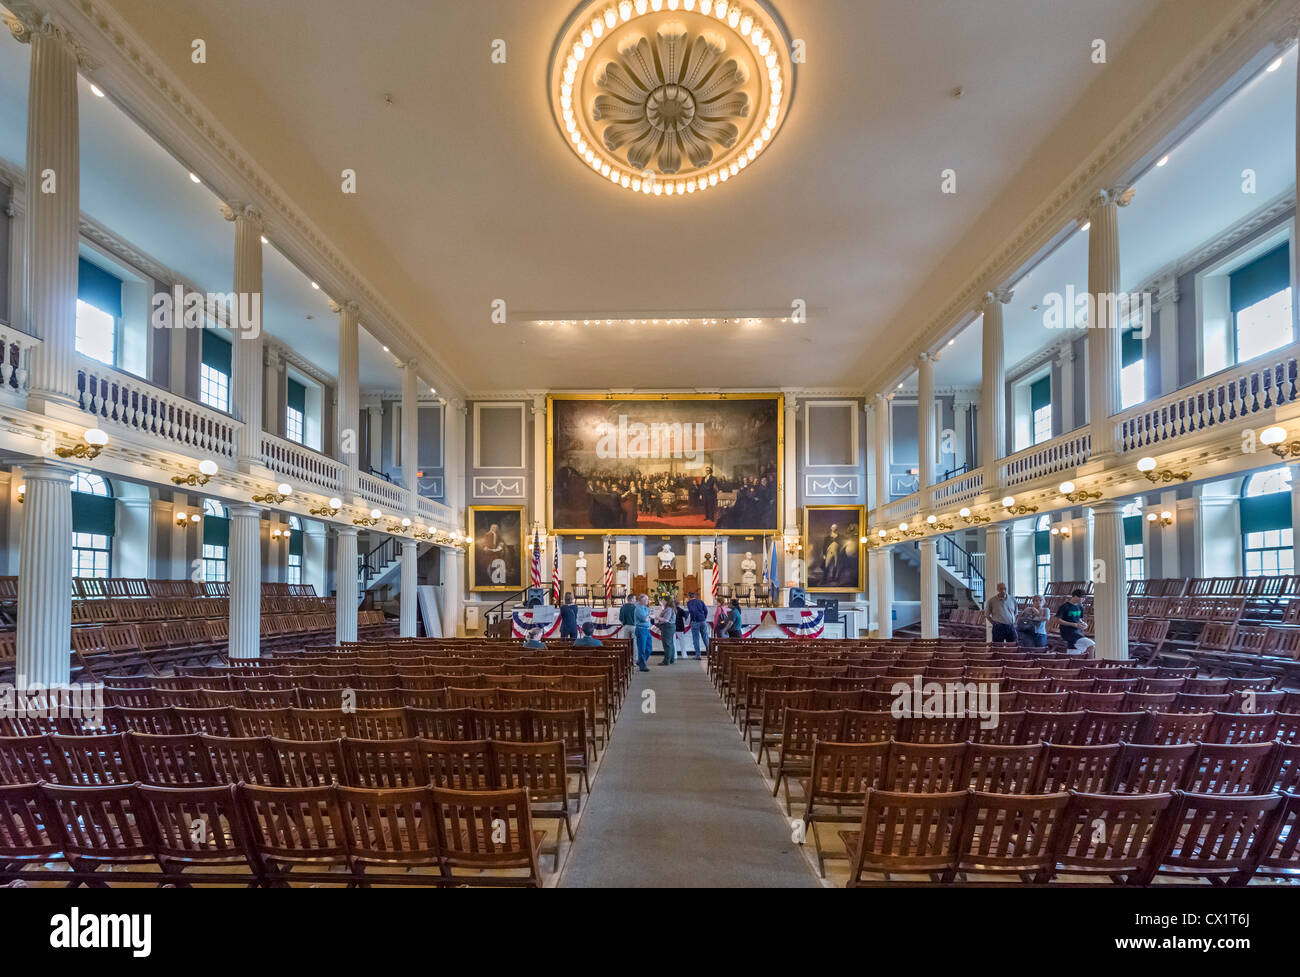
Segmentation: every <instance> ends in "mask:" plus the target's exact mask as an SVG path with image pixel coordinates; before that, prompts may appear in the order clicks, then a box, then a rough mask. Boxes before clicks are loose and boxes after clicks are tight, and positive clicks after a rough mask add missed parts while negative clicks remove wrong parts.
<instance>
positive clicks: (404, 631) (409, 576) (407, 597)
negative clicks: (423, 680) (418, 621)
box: [398, 539, 418, 638]
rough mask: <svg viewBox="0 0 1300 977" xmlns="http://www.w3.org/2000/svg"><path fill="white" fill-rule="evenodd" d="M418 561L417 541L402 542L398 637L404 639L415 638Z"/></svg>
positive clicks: (405, 540) (406, 540)
mask: <svg viewBox="0 0 1300 977" xmlns="http://www.w3.org/2000/svg"><path fill="white" fill-rule="evenodd" d="M417 560H418V556H417V554H416V545H415V540H413V539H404V540H402V595H401V597H402V602H401V618H400V627H401V630H400V631H399V632H398V636H399V637H402V638H414V637H415V608H416V603H415V597H416V594H415V588H416V587H417V586H418V585H417V583H416V573H415V567H416V561H417Z"/></svg>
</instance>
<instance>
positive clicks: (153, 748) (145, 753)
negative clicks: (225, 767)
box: [125, 733, 218, 787]
mask: <svg viewBox="0 0 1300 977" xmlns="http://www.w3.org/2000/svg"><path fill="white" fill-rule="evenodd" d="M125 739H126V747H127V750H128V752H129V753H130V755H131V761H130V762H131V769H132V771H133V772H134V773H135V776H136V779H137V780H139V781H141V782H142V783H145V784H151V785H153V786H155V787H211V786H215V785H216V784H217V783H218V781H217V778H216V775H215V774H214V773H213V771H212V768H211V765H210V763H209V759H208V750H207V747H206V746H205V745H204V743H203V740H202V739H200V738H199V737H198V736H195V735H192V734H190V733H176V734H166V735H155V734H152V733H126V734H125Z"/></svg>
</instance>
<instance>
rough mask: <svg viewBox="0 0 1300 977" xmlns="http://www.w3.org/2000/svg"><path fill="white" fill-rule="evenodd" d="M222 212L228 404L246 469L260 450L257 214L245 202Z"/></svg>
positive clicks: (240, 461) (241, 466)
mask: <svg viewBox="0 0 1300 977" xmlns="http://www.w3.org/2000/svg"><path fill="white" fill-rule="evenodd" d="M221 212H222V214H224V215H225V218H226V220H228V221H234V223H235V295H236V298H237V301H238V314H237V315H232V326H233V327H234V328H233V329H232V336H231V339H232V340H233V344H234V347H235V348H234V358H233V368H234V371H235V375H234V377H232V378H231V384H232V391H231V393H232V403H233V406H234V408H235V416H236V417H238V418H239V420H241V421H243V422H244V427H243V429H242V431H241V432H240V436H239V450H238V455H237V462H238V465H239V469H240V471H247V470H248V469H249V468H250V467H251V466H252V465H255V464H259V463H260V461H261V450H262V390H261V384H262V318H261V311H262V215H261V214H260V213H258V212H257V210H256V209H254V208H252V207H249V206H248V205H246V204H223V205H222V207H221Z"/></svg>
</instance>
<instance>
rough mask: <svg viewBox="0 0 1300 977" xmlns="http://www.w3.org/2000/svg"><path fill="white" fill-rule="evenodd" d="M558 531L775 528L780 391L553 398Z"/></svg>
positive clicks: (552, 461)
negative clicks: (611, 398)
mask: <svg viewBox="0 0 1300 977" xmlns="http://www.w3.org/2000/svg"><path fill="white" fill-rule="evenodd" d="M549 417H550V424H551V458H550V472H551V478H552V485H553V492H554V494H553V499H554V505H553V510H552V526H553V527H554V528H555V530H556V531H558V532H581V531H583V530H588V531H590V530H600V531H608V532H636V531H638V530H677V531H682V532H719V533H742V532H764V531H766V532H773V531H775V530H776V529H777V517H778V513H779V512H780V505H781V481H780V466H781V455H780V445H781V426H782V398H781V395H780V394H767V395H764V394H740V395H733V396H728V397H727V398H725V399H723V398H720V397H717V396H703V395H702V396H698V397H692V396H680V397H679V396H671V397H665V396H662V395H650V396H646V397H643V398H637V397H624V398H621V399H618V400H606V399H604V398H603V397H601V398H600V399H590V398H585V397H576V396H575V397H562V396H556V397H552V398H551V401H550V412H549Z"/></svg>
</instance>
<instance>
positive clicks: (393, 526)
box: [387, 519, 411, 533]
mask: <svg viewBox="0 0 1300 977" xmlns="http://www.w3.org/2000/svg"><path fill="white" fill-rule="evenodd" d="M410 528H411V520H410V519H403V520H402V522H401V525H398V524H397V523H395V522H394V523H389V525H388V530H387V531H388V532H390V533H404V532H406V531H407V530H408V529H410Z"/></svg>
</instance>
